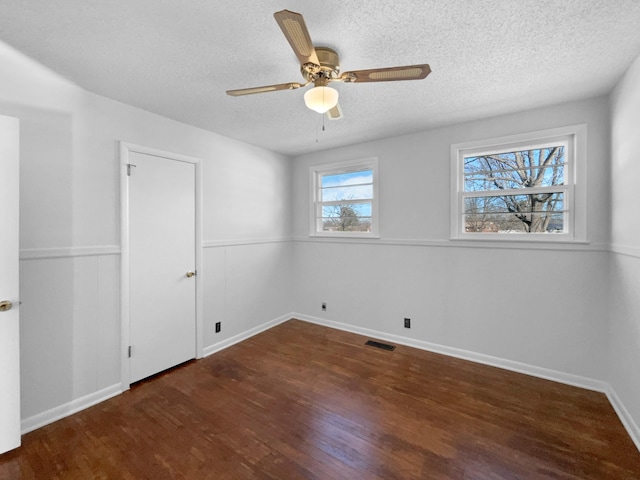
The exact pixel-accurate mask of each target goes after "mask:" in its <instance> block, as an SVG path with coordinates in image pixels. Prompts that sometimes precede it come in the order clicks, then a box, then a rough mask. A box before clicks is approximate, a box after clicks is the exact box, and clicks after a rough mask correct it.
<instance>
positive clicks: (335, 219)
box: [322, 203, 371, 232]
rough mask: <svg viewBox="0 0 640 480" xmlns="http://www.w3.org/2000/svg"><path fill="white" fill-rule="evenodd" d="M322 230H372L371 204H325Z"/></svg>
mask: <svg viewBox="0 0 640 480" xmlns="http://www.w3.org/2000/svg"><path fill="white" fill-rule="evenodd" d="M322 230H323V231H325V232H369V231H371V204H370V203H345V204H341V205H330V206H329V205H325V206H323V207H322Z"/></svg>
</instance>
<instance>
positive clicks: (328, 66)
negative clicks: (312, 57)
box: [300, 47, 340, 81]
mask: <svg viewBox="0 0 640 480" xmlns="http://www.w3.org/2000/svg"><path fill="white" fill-rule="evenodd" d="M315 50H316V55H317V57H318V62H319V63H320V65H319V66H318V65H314V64H308V63H305V64H304V65H302V66H301V67H300V71H301V72H302V76H303V77H304V78H306V79H307V80H309V81H316V80H317V79H318V77H324V78H327V79H329V78H338V75H339V73H340V57H339V56H338V52H336V51H335V50H333V49H332V48H328V47H316V48H315ZM318 67H319V68H318Z"/></svg>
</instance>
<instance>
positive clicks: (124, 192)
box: [120, 142, 204, 391]
mask: <svg viewBox="0 0 640 480" xmlns="http://www.w3.org/2000/svg"><path fill="white" fill-rule="evenodd" d="M133 152H136V153H142V154H146V155H154V156H157V157H162V158H168V159H171V160H176V161H180V162H187V163H192V164H194V165H195V176H196V179H195V183H196V184H195V196H196V198H195V221H196V224H195V239H196V242H195V243H196V245H195V263H196V265H195V267H196V271H197V273H198V275H197V276H196V358H202V356H203V348H204V347H203V308H202V304H203V302H202V298H203V296H202V292H203V288H202V283H203V282H202V274H203V268H202V263H203V262H202V162H201V161H200V159H198V158H194V157H189V156H186V155H181V154H177V153H173V152H167V151H164V150H159V149H156V148H150V147H144V146H141V145H135V144H132V143H128V142H120V244H121V262H120V275H121V278H120V316H121V343H120V349H121V352H120V357H121V363H120V364H121V370H120V379H121V384H122V390H123V391H124V390H128V389H129V386H130V378H131V377H130V371H129V356H128V349H129V345H130V344H131V343H130V333H129V328H130V315H129V306H130V282H129V273H130V268H129V262H130V258H131V257H130V248H129V237H130V225H129V222H130V218H129V182H128V181H127V177H128V169H129V168H128V165H129V164H130V160H129V157H130V154H131V153H133Z"/></svg>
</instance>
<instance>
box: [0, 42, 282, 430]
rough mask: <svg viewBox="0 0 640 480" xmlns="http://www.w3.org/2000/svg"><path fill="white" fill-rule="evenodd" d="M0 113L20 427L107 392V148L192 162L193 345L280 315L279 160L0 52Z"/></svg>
mask: <svg viewBox="0 0 640 480" xmlns="http://www.w3.org/2000/svg"><path fill="white" fill-rule="evenodd" d="M211 108H212V112H211V114H212V115H215V106H212V107H211ZM0 113H2V114H5V115H11V116H15V117H18V118H20V120H21V170H20V174H21V180H20V189H21V194H20V202H21V210H20V214H21V218H20V235H21V238H20V245H21V293H22V302H23V303H22V306H21V342H22V344H21V355H22V358H21V361H22V399H23V402H22V403H23V405H22V413H23V418H24V419H25V422H26V425H27V427H29V426H30V425H31V426H33V425H36V424H38V422H40V421H46V420H47V419H48V418H51V417H55V416H56V415H57V414H62V413H64V412H65V411H68V410H69V409H71V408H73V407H74V406H77V405H81V404H82V399H91V398H95V399H99V398H100V396H101V395H102V394H106V393H109V392H111V393H113V392H114V390H113V388H114V386H117V385H118V384H119V383H120V377H119V375H120V315H119V301H120V291H119V275H120V273H119V272H120V264H119V262H120V257H119V252H120V247H119V242H120V240H119V238H120V233H119V231H120V206H119V202H120V194H119V188H120V177H119V158H118V141H119V140H123V141H126V142H130V143H134V144H139V145H144V146H148V147H153V148H157V149H162V150H166V151H170V152H176V153H179V154H183V155H189V156H192V157H196V158H200V159H202V161H203V203H204V208H203V216H204V221H203V223H204V224H203V237H204V238H203V242H204V247H205V248H204V252H203V264H204V272H203V273H204V275H203V276H202V277H201V276H199V280H200V281H203V282H204V297H205V298H204V345H205V347H209V348H212V347H214V346H215V345H216V344H224V342H225V341H228V339H230V338H231V337H233V336H234V335H236V334H238V333H243V332H246V331H248V330H250V329H252V328H256V327H258V326H260V325H262V324H264V323H266V322H268V321H271V320H273V319H275V318H276V317H278V316H281V315H282V314H284V313H286V312H289V311H291V305H290V297H289V290H290V289H289V286H290V281H291V280H290V277H291V275H290V261H291V243H290V241H289V240H290V220H291V210H290V205H291V199H290V181H291V178H290V160H289V159H288V158H286V157H283V156H281V155H278V154H275V153H272V152H269V151H266V150H264V149H260V148H256V147H253V146H249V145H247V144H244V143H241V142H237V141H234V140H231V139H228V138H225V137H223V136H220V135H217V134H214V133H210V132H206V131H203V130H200V129H197V128H193V127H190V126H188V125H184V124H181V123H178V122H175V121H172V120H169V119H166V118H163V117H160V116H157V115H153V114H150V113H148V112H145V111H142V110H139V109H136V108H133V107H130V106H127V105H124V104H121V103H118V102H115V101H112V100H109V99H106V98H103V97H100V96H97V95H93V94H90V93H88V92H86V91H84V90H82V89H80V88H78V87H76V86H75V85H73V84H71V83H70V82H68V81H66V80H64V79H62V78H59V77H58V76H56V75H55V74H53V73H51V72H50V71H48V70H47V69H45V68H43V67H41V66H40V65H38V64H37V63H35V62H33V61H31V60H30V59H28V58H26V57H24V56H23V55H21V54H20V53H18V52H16V51H14V50H12V49H11V48H9V47H7V46H5V45H2V44H0ZM254 302H259V304H258V303H254ZM217 321H222V332H221V333H218V334H215V333H214V328H213V326H214V323H215V322H217ZM78 402H80V403H78ZM25 422H23V425H25Z"/></svg>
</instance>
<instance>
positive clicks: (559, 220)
mask: <svg viewBox="0 0 640 480" xmlns="http://www.w3.org/2000/svg"><path fill="white" fill-rule="evenodd" d="M564 174H565V148H564V146H563V145H555V146H549V147H545V148H535V149H528V150H519V151H511V152H503V153H495V154H489V155H477V156H469V157H465V158H464V188H465V192H469V195H467V196H465V198H464V214H465V231H466V232H497V233H500V232H508V233H518V232H522V233H555V232H563V231H564V228H565V226H564V212H565V205H564V203H565V195H564V191H563V189H561V188H560V189H558V188H555V187H557V186H560V185H564V183H565V179H564ZM471 192H473V193H471ZM475 192H477V194H476V193H475Z"/></svg>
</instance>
